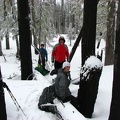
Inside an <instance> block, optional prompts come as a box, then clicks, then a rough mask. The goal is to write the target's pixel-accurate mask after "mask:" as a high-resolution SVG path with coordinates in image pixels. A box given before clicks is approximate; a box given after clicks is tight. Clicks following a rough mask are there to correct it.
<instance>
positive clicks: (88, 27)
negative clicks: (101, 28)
mask: <svg viewBox="0 0 120 120" xmlns="http://www.w3.org/2000/svg"><path fill="white" fill-rule="evenodd" d="M97 3H98V1H97V0H84V16H83V36H82V66H83V65H84V63H85V61H86V60H87V58H88V57H90V56H91V55H95V39H96V15H97Z"/></svg>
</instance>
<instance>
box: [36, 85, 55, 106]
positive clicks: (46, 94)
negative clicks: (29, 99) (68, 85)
mask: <svg viewBox="0 0 120 120" xmlns="http://www.w3.org/2000/svg"><path fill="white" fill-rule="evenodd" d="M55 97H56V96H55V86H54V85H51V86H49V87H46V88H44V89H43V92H42V95H41V96H40V98H39V103H38V104H39V105H41V104H47V103H53V100H54V98H55Z"/></svg>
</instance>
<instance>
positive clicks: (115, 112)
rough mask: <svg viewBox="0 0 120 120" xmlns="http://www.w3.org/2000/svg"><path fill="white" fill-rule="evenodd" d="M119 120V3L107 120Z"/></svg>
mask: <svg viewBox="0 0 120 120" xmlns="http://www.w3.org/2000/svg"><path fill="white" fill-rule="evenodd" d="M114 119H115V120H120V2H119V5H118V12H117V30H116V42H115V57H114V76H113V89H112V101H111V107H110V115H109V120H114Z"/></svg>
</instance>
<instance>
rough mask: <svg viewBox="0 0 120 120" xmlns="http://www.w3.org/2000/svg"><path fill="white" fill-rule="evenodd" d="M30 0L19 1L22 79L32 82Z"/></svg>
mask: <svg viewBox="0 0 120 120" xmlns="http://www.w3.org/2000/svg"><path fill="white" fill-rule="evenodd" d="M29 21H30V17H29V4H28V0H18V23H19V39H20V58H21V79H22V80H26V79H29V80H32V78H33V71H32V56H31V34H30V24H29Z"/></svg>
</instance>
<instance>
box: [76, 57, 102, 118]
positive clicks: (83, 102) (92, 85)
mask: <svg viewBox="0 0 120 120" xmlns="http://www.w3.org/2000/svg"><path fill="white" fill-rule="evenodd" d="M97 59H98V58H97ZM98 60H99V59H98ZM99 61H100V60H99ZM81 70H82V72H81V73H80V84H79V90H78V97H77V98H78V103H79V106H80V107H79V109H78V110H79V111H80V113H82V114H83V115H84V116H85V117H87V118H91V117H92V113H93V111H94V105H95V102H96V98H97V93H98V86H99V79H100V76H101V72H102V65H101V67H96V65H95V66H92V67H91V66H87V64H85V65H84V66H83V67H82V68H81Z"/></svg>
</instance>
